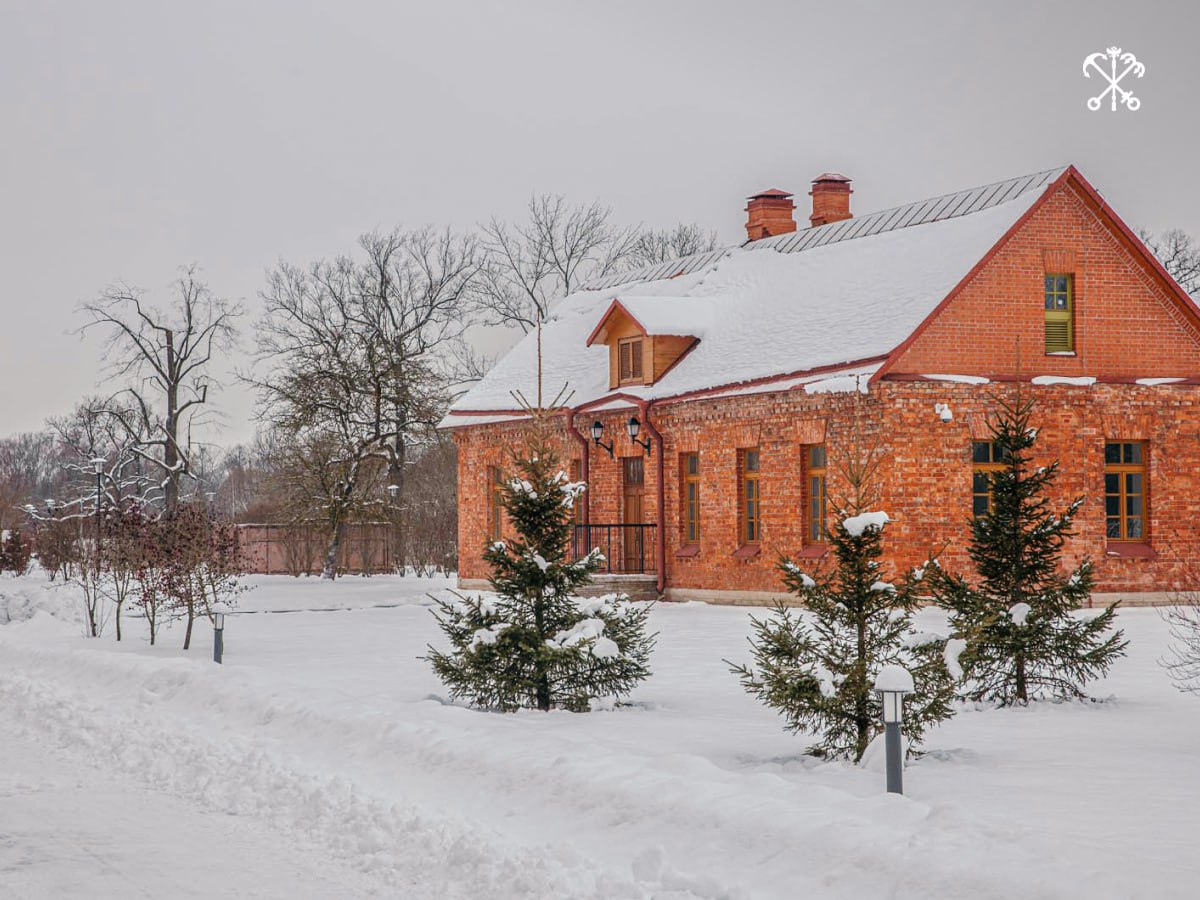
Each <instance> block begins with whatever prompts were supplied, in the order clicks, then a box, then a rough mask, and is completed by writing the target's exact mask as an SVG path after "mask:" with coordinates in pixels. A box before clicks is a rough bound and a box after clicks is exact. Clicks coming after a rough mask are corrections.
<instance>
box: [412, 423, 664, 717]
mask: <svg viewBox="0 0 1200 900" xmlns="http://www.w3.org/2000/svg"><path fill="white" fill-rule="evenodd" d="M513 464H514V467H515V469H516V474H515V475H514V476H513V477H512V478H509V479H507V480H506V482H505V484H504V487H503V490H502V495H501V504H502V505H503V507H504V509H505V511H506V512H507V514H508V521H509V522H510V523H511V526H512V528H513V530H514V531H515V532H516V535H515V536H514V537H512V538H510V539H508V540H503V541H495V542H493V543H490V544H489V545H488V546H487V548H486V549H485V550H484V554H483V558H484V559H485V560H486V561H487V563H488V564H489V565H490V566H491V568H492V576H491V584H492V589H493V590H494V591H495V596H477V597H465V596H460V595H455V599H453V600H438V609H437V610H436V611H435V613H434V615H435V617H436V618H437V620H438V625H439V626H440V627H441V629H442V631H443V632H444V633H445V635H446V637H447V638H448V639H449V640H450V644H451V649H450V651H449V652H446V653H443V652H441V651H438V650H435V649H434V648H433V647H430V648H429V656H428V659H429V660H430V662H431V663H432V664H433V669H434V672H436V673H437V676H438V677H439V678H440V679H441V680H442V682H443V683H444V684H445V685H446V687H447V688H448V690H449V692H450V695H451V697H453V698H455V699H464V700H467V701H468V702H470V703H471V704H472V705H474V706H478V707H482V708H484V709H497V710H503V711H513V710H517V709H521V708H536V709H542V710H549V709H567V710H571V711H574V712H584V711H587V710H588V709H591V708H595V707H597V706H604V705H607V704H609V703H611V702H612V701H613V700H614V699H616V698H620V697H623V696H625V695H627V694H628V693H629V692H630V691H632V690H633V688H634V687H635V686H636V685H637V683H638V682H639V681H641V680H642V679H644V678H645V677H646V676H648V675H649V674H650V670H649V668H648V666H647V663H648V661H649V658H650V650H651V648H652V647H653V645H654V637H653V636H652V635H647V634H646V618H647V616H648V615H649V606H648V605H646V604H635V603H631V602H630V601H629V599H628V597H625V596H624V595H619V596H618V595H612V594H610V595H608V596H605V597H596V598H583V597H578V596H576V591H577V590H578V589H579V588H580V587H582V586H583V585H585V584H587V583H588V582H589V581H590V580H591V576H592V574H593V573H594V572H595V571H596V569H597V568H598V567H599V565H600V563H601V562H602V561H603V557H602V556H601V554H600V551H599V550H593V551H592V552H591V553H589V554H587V555H586V556H584V557H583V558H582V559H579V560H575V561H571V560H570V558H569V550H570V546H571V533H572V529H573V521H572V510H573V508H574V506H575V502H576V501H577V500H578V499H579V497H580V495H581V494H582V493H583V490H584V488H585V486H584V485H583V484H581V483H575V482H571V481H569V480H568V478H567V476H566V474H564V473H563V472H562V471H560V470H559V463H558V459H557V457H556V455H555V454H554V452H553V451H552V450H551V449H550V448H549V447H548V446H547V444H546V442H545V441H543V440H538V441H536V442H535V443H534V445H533V448H532V450H531V452H529V453H528V454H527V455H526V456H525V458H514V461H513Z"/></svg>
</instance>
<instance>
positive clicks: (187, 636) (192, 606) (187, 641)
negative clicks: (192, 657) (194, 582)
mask: <svg viewBox="0 0 1200 900" xmlns="http://www.w3.org/2000/svg"><path fill="white" fill-rule="evenodd" d="M195 623H196V601H195V600H193V599H191V598H190V597H189V598H188V602H187V631H185V632H184V634H183V649H184V650H191V649H192V626H193V625H194V624H195Z"/></svg>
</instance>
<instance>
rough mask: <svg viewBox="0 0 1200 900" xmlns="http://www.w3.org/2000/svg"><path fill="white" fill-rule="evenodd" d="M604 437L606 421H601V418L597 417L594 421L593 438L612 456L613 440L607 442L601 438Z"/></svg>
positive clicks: (598, 445)
mask: <svg viewBox="0 0 1200 900" xmlns="http://www.w3.org/2000/svg"><path fill="white" fill-rule="evenodd" d="M602 437H604V423H603V422H601V421H600V420H599V419H597V420H596V421H595V422H593V423H592V440H593V441H595V442H596V446H597V447H603V448H604V449H605V450H607V451H608V455H609V456H612V455H613V445H612V441H609V442H608V443H607V444H606V443H604V442H603V441H602V440H600V438H602Z"/></svg>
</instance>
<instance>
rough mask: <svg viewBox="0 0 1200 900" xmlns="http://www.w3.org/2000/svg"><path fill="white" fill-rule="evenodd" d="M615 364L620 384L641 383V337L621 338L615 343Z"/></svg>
mask: <svg viewBox="0 0 1200 900" xmlns="http://www.w3.org/2000/svg"><path fill="white" fill-rule="evenodd" d="M617 359H618V362H617V365H618V369H619V373H620V374H619V376H618V377H619V381H620V383H621V384H641V383H642V378H643V370H642V339H641V338H640V337H635V338H623V339H622V340H620V341H619V342H618V343H617Z"/></svg>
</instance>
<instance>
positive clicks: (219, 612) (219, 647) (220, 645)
mask: <svg viewBox="0 0 1200 900" xmlns="http://www.w3.org/2000/svg"><path fill="white" fill-rule="evenodd" d="M227 611H228V610H227V607H226V606H225V604H224V603H218V604H216V605H215V606H213V608H212V612H213V662H215V663H219V662H220V661H221V657H222V656H224V655H225V613H226V612H227Z"/></svg>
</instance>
